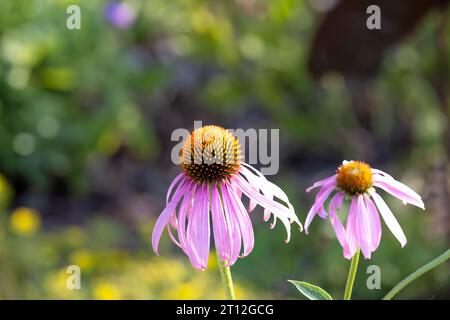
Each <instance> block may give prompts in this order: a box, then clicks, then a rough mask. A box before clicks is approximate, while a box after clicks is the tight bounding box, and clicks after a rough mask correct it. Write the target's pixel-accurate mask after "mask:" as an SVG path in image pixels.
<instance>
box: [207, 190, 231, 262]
mask: <svg viewBox="0 0 450 320" xmlns="http://www.w3.org/2000/svg"><path fill="white" fill-rule="evenodd" d="M211 217H212V226H213V232H214V243H215V245H216V250H217V253H218V254H219V257H220V259H221V260H222V261H229V260H230V259H231V256H232V241H233V239H232V231H233V230H232V229H231V228H230V224H229V222H228V221H227V219H226V217H225V212H224V210H223V206H222V203H221V201H220V195H219V191H218V190H217V186H216V185H214V186H213V187H212V190H211Z"/></svg>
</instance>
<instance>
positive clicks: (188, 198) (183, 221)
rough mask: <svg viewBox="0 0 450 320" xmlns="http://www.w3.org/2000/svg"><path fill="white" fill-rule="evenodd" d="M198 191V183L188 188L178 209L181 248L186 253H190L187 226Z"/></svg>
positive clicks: (178, 231)
mask: <svg viewBox="0 0 450 320" xmlns="http://www.w3.org/2000/svg"><path fill="white" fill-rule="evenodd" d="M196 191H197V185H196V184H193V185H192V187H191V188H190V189H188V190H186V192H185V193H184V196H183V201H182V202H181V205H180V210H179V211H178V212H179V214H178V225H177V233H178V239H179V241H180V245H181V248H182V249H183V251H184V253H185V254H186V255H188V250H187V234H186V226H187V222H188V218H189V216H190V213H191V211H192V204H193V196H194V195H195V193H196Z"/></svg>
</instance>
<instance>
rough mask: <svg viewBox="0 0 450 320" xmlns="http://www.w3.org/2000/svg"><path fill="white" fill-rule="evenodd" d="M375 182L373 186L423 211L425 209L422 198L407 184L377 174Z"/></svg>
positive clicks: (374, 176)
mask: <svg viewBox="0 0 450 320" xmlns="http://www.w3.org/2000/svg"><path fill="white" fill-rule="evenodd" d="M373 181H374V183H373V185H374V186H375V187H378V188H381V189H383V190H384V191H386V192H388V193H390V194H391V195H393V196H394V197H396V198H398V199H400V200H401V201H403V202H404V203H410V204H412V205H415V206H417V207H419V208H421V209H425V206H424V204H423V201H422V198H421V197H420V196H419V195H418V194H417V193H416V192H415V191H414V190H412V189H411V188H410V187H408V186H406V185H405V184H403V183H401V182H399V181H397V180H394V179H393V178H389V177H384V176H381V175H377V174H375V175H373Z"/></svg>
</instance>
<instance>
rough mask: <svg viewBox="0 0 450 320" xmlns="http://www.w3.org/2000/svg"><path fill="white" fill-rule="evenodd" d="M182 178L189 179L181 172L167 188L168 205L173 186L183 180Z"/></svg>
mask: <svg viewBox="0 0 450 320" xmlns="http://www.w3.org/2000/svg"><path fill="white" fill-rule="evenodd" d="M182 178H184V179H188V178H187V177H186V175H185V174H184V173H180V174H179V175H178V176H176V177H175V179H173V181H172V183H171V184H170V186H169V189H168V190H167V195H166V205H167V204H168V203H169V201H170V198H171V195H172V190H173V188H174V187H175V186H176V185H177V184H178V182H180V181H181V180H182Z"/></svg>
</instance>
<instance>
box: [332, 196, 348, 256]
mask: <svg viewBox="0 0 450 320" xmlns="http://www.w3.org/2000/svg"><path fill="white" fill-rule="evenodd" d="M343 201H344V194H343V193H342V192H337V193H336V194H335V195H334V196H333V198H332V199H331V201H330V210H329V211H330V221H331V225H332V227H333V229H334V233H335V234H336V237H337V239H338V241H339V243H340V244H341V246H342V248H344V247H345V229H344V226H343V225H342V223H341V220H339V217H338V216H337V214H336V210H339V209H340V208H341V206H342V203H343Z"/></svg>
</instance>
